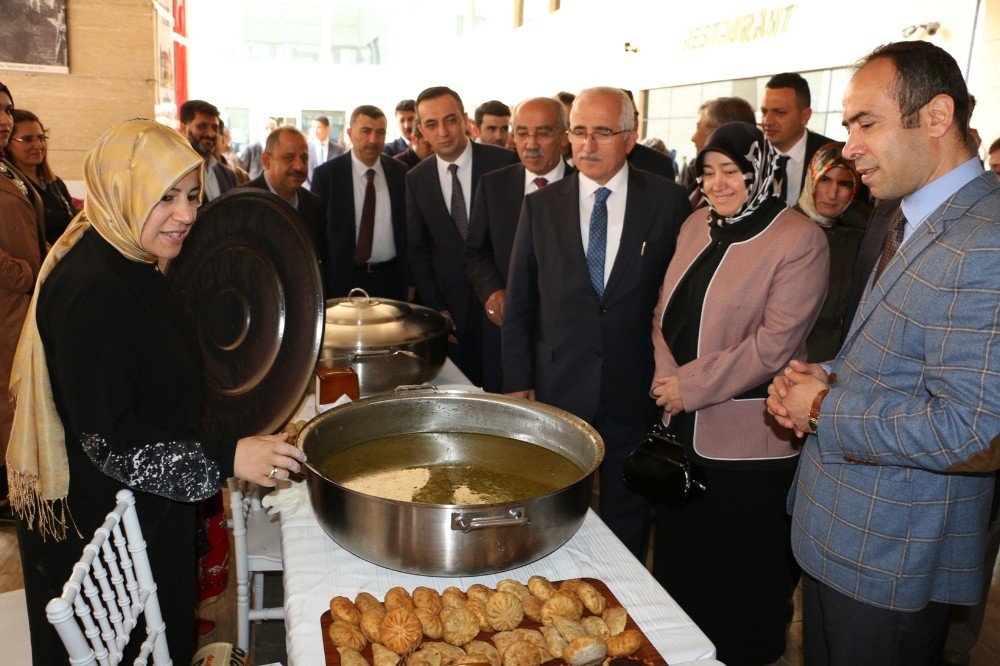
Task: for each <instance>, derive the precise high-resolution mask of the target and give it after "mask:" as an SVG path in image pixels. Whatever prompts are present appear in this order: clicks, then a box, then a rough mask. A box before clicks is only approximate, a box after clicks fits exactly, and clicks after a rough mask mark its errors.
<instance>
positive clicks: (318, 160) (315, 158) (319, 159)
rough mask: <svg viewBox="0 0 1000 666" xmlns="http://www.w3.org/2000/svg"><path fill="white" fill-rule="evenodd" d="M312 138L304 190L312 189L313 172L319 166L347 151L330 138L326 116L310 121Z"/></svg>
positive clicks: (328, 121) (328, 122)
mask: <svg viewBox="0 0 1000 666" xmlns="http://www.w3.org/2000/svg"><path fill="white" fill-rule="evenodd" d="M312 131H313V138H312V139H311V140H310V141H309V176H308V177H307V178H306V184H305V188H306V189H307V190H311V189H312V179H313V172H314V171H316V167H318V166H319V165H320V164H326V163H327V162H329V161H330V160H332V159H333V158H334V157H336V156H337V155H343V154H344V153H345V152H346V151H347V149H346V148H344V147H343V146H342V145H340V144H339V143H337V142H336V141H334V140H333V139H331V138H330V119H329V118H327V117H326V116H316V117H315V118H313V121H312Z"/></svg>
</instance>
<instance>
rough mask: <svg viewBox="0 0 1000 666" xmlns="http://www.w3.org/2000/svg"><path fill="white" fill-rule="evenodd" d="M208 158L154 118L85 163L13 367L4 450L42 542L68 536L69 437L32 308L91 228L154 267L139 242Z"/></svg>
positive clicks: (106, 141)
mask: <svg viewBox="0 0 1000 666" xmlns="http://www.w3.org/2000/svg"><path fill="white" fill-rule="evenodd" d="M203 164H204V161H203V160H202V157H201V156H200V155H199V154H198V153H196V152H195V151H194V150H193V149H192V148H191V145H190V144H189V143H188V141H187V139H186V138H184V137H183V136H182V135H181V134H180V133H178V132H176V131H175V130H172V129H170V128H169V127H166V126H165V125H161V124H159V123H155V122H153V121H150V120H130V121H127V122H124V123H122V124H120V125H117V126H116V127H113V128H112V129H110V130H108V132H107V133H106V134H105V135H104V136H102V137H101V138H100V139H99V140H98V141H97V143H96V144H95V145H94V147H93V148H91V149H90V152H88V153H87V156H86V158H85V160H84V181H85V182H86V184H87V200H86V204H85V206H84V209H83V212H81V213H80V214H79V215H77V216H76V217H75V218H74V219H73V221H72V222H70V224H69V226H68V227H67V228H66V231H65V232H63V235H62V236H60V237H59V240H58V241H56V244H55V245H54V246H53V247H52V249H51V250H50V251H49V254H48V256H47V257H46V259H45V262H44V263H43V264H42V268H41V270H40V271H39V273H38V282H37V283H36V285H35V292H34V295H33V296H32V298H31V306H30V307H29V309H28V316H27V318H26V319H25V321H24V328H23V329H21V339H20V341H19V342H18V345H17V352H16V353H15V355H14V365H13V368H12V369H11V377H10V396H11V400H12V401H14V403H15V410H14V424H13V427H12V428H11V435H10V445H9V447H8V448H7V478H8V480H9V482H10V503H11V507H12V508H13V510H14V511H15V512H16V513H17V515H18V517H20V518H21V519H22V520H24V521H25V522H26V523H27V526H28V529H32V527H33V525H34V523H35V520H37V521H38V530H39V531H40V532H41V534H42V537H43V538H45V537H46V536H52V537H54V538H55V539H56V540H57V541H58V540H62V539H64V538H65V537H66V504H65V501H66V496H67V494H68V493H69V466H68V459H67V455H66V434H65V431H64V430H63V424H62V421H61V420H60V419H59V414H58V413H57V412H56V406H55V403H54V402H53V398H52V384H51V382H50V380H49V371H48V366H47V365H46V362H45V348H44V347H43V345H42V341H41V339H40V338H39V335H38V325H37V323H36V321H35V308H36V306H37V304H38V294H39V293H40V292H41V286H42V283H43V282H45V279H46V278H47V277H48V276H49V274H50V273H52V269H53V268H54V267H55V266H56V264H58V263H59V261H61V260H62V258H63V257H64V256H65V255H66V253H67V252H69V251H70V250H71V249H72V247H73V246H74V245H76V243H77V241H79V240H80V238H81V237H82V236H83V234H84V232H85V231H87V229H89V228H91V227H93V229H94V230H95V231H96V232H97V233H98V234H100V235H101V237H102V238H103V239H104V240H106V241H107V242H108V243H110V244H111V245H112V247H114V248H115V249H116V250H118V251H119V252H120V253H121V254H122V255H124V256H125V257H127V258H128V259H130V260H132V261H137V262H141V263H147V264H152V263H155V262H156V257H154V256H153V255H151V254H149V253H148V252H146V251H145V250H144V249H143V248H142V245H141V244H140V238H141V237H142V228H143V226H144V225H145V224H146V220H147V219H148V218H149V214H150V213H151V212H152V210H153V208H154V207H155V206H156V205H157V204H158V203H159V202H160V200H161V199H162V198H163V196H164V195H165V194H166V193H167V191H168V190H170V189H171V188H172V187H174V186H175V185H176V184H177V183H178V182H179V181H180V180H181V179H182V178H184V177H185V176H187V175H188V174H189V173H191V172H192V171H194V170H195V169H199V172H198V173H199V180H201V179H202V178H203V174H202V172H201V170H200V168H201V167H202V165H203Z"/></svg>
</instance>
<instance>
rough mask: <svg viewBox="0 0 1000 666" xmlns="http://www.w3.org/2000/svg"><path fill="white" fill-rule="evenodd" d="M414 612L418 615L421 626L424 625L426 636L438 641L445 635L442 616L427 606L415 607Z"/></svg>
mask: <svg viewBox="0 0 1000 666" xmlns="http://www.w3.org/2000/svg"><path fill="white" fill-rule="evenodd" d="M413 614H414V615H416V616H417V619H418V620H420V626H421V627H423V630H424V636H426V637H427V638H429V639H431V640H432V641H436V640H438V639H440V638H441V636H443V635H444V624H443V623H442V622H441V618H440V617H438V615H437V614H436V613H432V612H430V611H429V610H427V609H426V608H415V609H413Z"/></svg>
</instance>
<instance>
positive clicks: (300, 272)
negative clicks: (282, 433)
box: [167, 188, 323, 436]
mask: <svg viewBox="0 0 1000 666" xmlns="http://www.w3.org/2000/svg"><path fill="white" fill-rule="evenodd" d="M167 275H168V277H169V278H170V280H171V281H173V282H174V283H175V285H176V286H177V288H178V290H179V292H180V294H181V299H182V301H183V302H184V304H185V306H186V307H187V309H188V310H189V312H190V315H191V317H192V321H193V322H194V325H195V328H196V330H197V335H198V341H199V343H200V345H201V350H202V355H203V357H204V361H205V371H206V375H207V389H208V390H207V404H206V419H207V423H206V425H207V426H208V427H209V428H210V430H214V431H218V432H225V433H229V434H231V435H234V436H247V435H252V434H263V433H272V432H274V431H276V430H277V429H278V428H279V427H281V425H282V424H284V423H285V422H286V421H287V420H288V418H289V417H290V416H291V415H292V414H293V413H294V411H295V409H296V408H297V406H298V404H299V402H300V401H301V399H302V396H303V394H304V393H305V391H306V389H307V388H308V386H309V384H310V381H311V378H312V375H313V371H314V369H315V366H316V359H317V357H318V355H319V350H320V346H321V344H322V339H323V289H322V282H321V278H320V272H319V263H318V261H317V258H316V251H315V249H314V248H313V242H312V241H311V240H310V238H309V235H308V234H307V233H306V231H305V229H304V228H303V226H302V223H301V222H300V221H299V217H298V214H297V213H296V212H295V210H293V209H292V208H291V207H290V206H288V204H286V203H285V202H284V201H282V200H281V199H279V198H278V197H276V196H275V195H273V194H271V193H270V192H268V191H266V190H258V189H250V188H243V189H238V190H233V191H231V192H229V193H227V194H226V195H224V196H222V197H220V198H218V199H215V200H214V201H212V202H211V203H209V204H208V205H206V206H204V207H203V208H202V209H201V211H199V214H198V219H197V221H196V222H195V224H194V226H193V227H192V228H191V233H190V234H189V236H188V238H187V240H185V241H184V249H183V251H182V252H181V254H180V256H178V258H177V259H175V260H174V261H173V262H171V264H170V267H169V270H168V272H167Z"/></svg>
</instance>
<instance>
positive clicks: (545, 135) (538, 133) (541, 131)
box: [514, 127, 556, 141]
mask: <svg viewBox="0 0 1000 666" xmlns="http://www.w3.org/2000/svg"><path fill="white" fill-rule="evenodd" d="M555 135H556V133H555V130H552V129H549V128H548V127H540V128H538V129H536V130H535V131H534V132H529V131H528V130H526V129H524V128H521V129H516V130H514V138H516V139H521V140H522V141H523V140H524V139H528V138H531V137H532V136H534V137H535V140H536V141H541V140H544V139H551V138H552V137H554V136H555Z"/></svg>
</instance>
